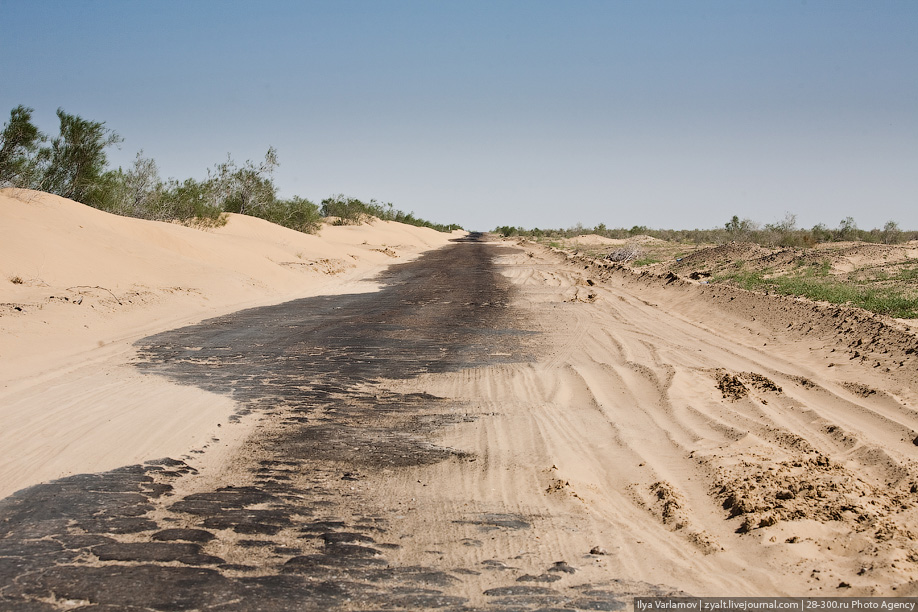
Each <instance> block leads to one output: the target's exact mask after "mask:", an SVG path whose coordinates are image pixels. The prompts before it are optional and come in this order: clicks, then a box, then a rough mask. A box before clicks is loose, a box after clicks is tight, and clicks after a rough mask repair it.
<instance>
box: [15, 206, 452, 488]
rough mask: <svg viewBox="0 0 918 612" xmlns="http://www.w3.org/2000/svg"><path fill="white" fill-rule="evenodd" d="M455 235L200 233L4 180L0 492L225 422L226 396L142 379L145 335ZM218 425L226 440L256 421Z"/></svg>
mask: <svg viewBox="0 0 918 612" xmlns="http://www.w3.org/2000/svg"><path fill="white" fill-rule="evenodd" d="M457 235H459V234H458V233H457ZM452 237H455V236H452V235H450V234H445V233H441V232H437V231H434V230H431V229H428V228H419V227H413V226H409V225H404V224H400V223H393V222H385V221H378V220H375V221H373V222H372V223H370V224H366V225H361V226H334V225H326V226H325V227H323V228H322V231H321V232H320V235H307V234H303V233H300V232H296V231H293V230H288V229H286V228H283V227H280V226H277V225H274V224H272V223H268V222H267V221H263V220H261V219H257V218H254V217H248V216H243V215H232V214H231V215H229V220H228V222H227V224H226V225H225V226H223V227H218V228H213V229H196V228H191V227H184V226H181V225H177V224H171V223H161V222H154V221H144V220H139V219H131V218H127V217H120V216H116V215H112V214H109V213H105V212H102V211H99V210H96V209H93V208H90V207H88V206H85V205H83V204H79V203H76V202H73V201H71V200H66V199H64V198H60V197H57V196H53V195H48V194H43V193H39V192H34V191H25V190H11V189H5V190H2V191H0V423H3V426H2V427H0V448H2V449H3V451H2V454H0V497H3V496H6V495H8V494H10V493H12V492H14V491H16V490H18V489H21V488H23V487H26V486H29V485H32V484H36V483H38V482H42V481H46V480H49V479H53V478H59V477H63V476H67V475H70V474H77V473H83V472H95V471H100V470H107V469H112V468H115V467H118V466H122V465H127V464H131V463H136V462H138V461H143V460H145V459H150V458H155V457H162V456H167V455H176V456H177V455H181V454H183V453H185V452H187V451H188V449H190V448H192V447H200V446H201V445H202V444H203V443H204V442H205V441H207V440H209V439H210V438H211V437H212V436H213V435H214V434H215V433H216V432H217V431H218V429H217V427H218V424H220V425H221V426H222V425H225V424H226V423H227V419H228V418H229V416H230V415H232V414H233V412H234V405H233V403H232V401H231V400H229V399H227V398H226V397H223V396H218V395H214V394H211V393H207V392H204V391H201V390H199V389H196V388H192V387H182V386H178V385H174V384H171V383H168V382H165V381H162V380H158V379H156V378H153V377H145V376H140V375H139V374H138V373H137V372H136V371H135V369H134V368H133V367H131V366H130V365H129V364H130V362H131V359H132V356H133V353H134V349H133V347H132V344H133V342H135V341H136V340H138V339H140V338H143V337H144V336H147V335H150V334H153V333H156V332H158V331H163V330H165V329H170V328H174V327H179V326H181V325H186V324H191V323H194V322H197V321H200V320H202V319H205V318H209V317H213V316H217V315H220V314H224V313H228V312H233V311H235V310H240V309H242V308H246V307H252V306H260V305H266V304H272V303H279V302H283V301H286V300H289V299H293V298H298V297H305V296H310V295H316V294H319V293H321V294H336V293H345V292H362V291H371V290H373V289H374V288H375V284H374V283H372V282H371V281H368V280H366V279H370V278H372V277H373V276H374V275H375V274H376V273H377V272H379V271H380V270H382V269H383V268H385V267H386V266H387V265H389V264H391V263H393V262H400V261H407V260H410V259H411V258H412V257H414V256H416V255H417V254H419V253H421V252H423V251H425V250H427V249H430V248H435V247H439V246H442V245H444V244H447V242H448V240H449V239H450V238H452ZM164 408H165V409H164ZM219 431H220V434H221V438H222V439H223V447H224V448H226V447H229V446H231V445H232V441H233V439H234V436H242V435H244V432H245V427H244V426H238V427H234V428H226V427H222V428H221V429H220V430H219ZM211 455H214V453H211Z"/></svg>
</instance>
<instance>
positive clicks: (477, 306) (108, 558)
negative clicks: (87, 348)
mask: <svg viewBox="0 0 918 612" xmlns="http://www.w3.org/2000/svg"><path fill="white" fill-rule="evenodd" d="M503 248H504V247H501V246H498V245H496V244H493V243H488V242H487V241H485V240H483V239H482V237H480V236H476V235H473V236H471V237H469V238H468V239H464V240H462V241H459V242H457V244H454V245H451V246H449V247H446V248H443V249H439V250H436V251H432V252H430V253H428V254H426V255H424V256H423V257H421V258H420V259H418V260H416V261H414V262H411V263H407V264H401V265H396V266H393V267H391V268H390V269H389V270H387V271H386V272H385V273H384V274H383V275H382V276H381V277H380V279H379V280H380V281H381V282H382V284H383V288H382V289H381V290H380V291H378V292H374V293H363V294H353V295H335V296H322V297H315V298H308V299H303V300H297V301H293V302H288V303H285V304H281V305H277V306H271V307H265V308H257V309H251V310H246V311H242V312H238V313H234V314H231V315H228V316H224V317H219V318H216V319H212V320H208V321H205V322H203V323H201V324H199V325H194V326H190V327H186V328H182V329H177V330H173V331H169V332H166V333H163V334H159V335H156V336H152V337H149V338H146V339H144V340H143V341H141V342H140V343H139V345H138V348H139V354H140V361H139V362H138V367H140V368H142V369H143V370H144V371H147V372H149V373H150V374H151V375H161V376H166V377H169V378H171V379H173V380H174V381H176V382H178V383H181V384H188V385H196V386H199V387H202V388H204V389H208V390H210V391H213V392H216V393H222V394H230V395H231V396H232V397H233V398H234V399H235V400H236V401H237V402H238V403H239V406H240V415H242V414H245V413H255V414H257V415H258V416H260V417H263V418H262V420H261V421H260V423H259V426H258V427H257V428H256V429H255V431H254V433H253V434H252V435H251V436H250V437H249V438H248V439H247V440H246V441H245V442H244V443H243V444H242V446H241V448H240V449H239V450H238V452H236V454H235V455H234V456H233V457H232V459H231V461H230V463H231V464H232V465H231V467H232V469H229V467H228V468H227V469H225V470H222V471H219V472H218V473H204V472H202V471H198V470H196V469H195V468H194V467H192V466H191V465H189V464H188V463H186V462H185V461H183V460H180V459H172V458H163V459H159V460H155V461H149V462H147V463H145V464H143V465H133V466H126V467H123V468H120V469H116V470H112V471H110V472H105V473H100V474H86V475H78V476H73V477H69V478H65V479H61V480H58V481H54V482H50V483H47V484H41V485H37V486H34V487H31V488H28V489H25V490H23V491H19V492H17V493H15V494H14V495H11V496H10V497H7V498H6V499H4V500H0V610H27V611H32V610H34V611H51V610H86V611H88V610H99V611H102V610H128V611H130V610H137V611H139V610H207V611H225V612H230V611H240V612H241V611H255V610H267V611H270V610H297V611H303V610H338V609H340V610H418V609H442V610H473V609H482V610H504V611H509V610H617V609H623V608H625V607H626V606H630V601H629V600H628V599H627V597H626V596H627V594H628V592H629V590H628V589H627V588H625V585H622V588H620V589H616V588H615V581H614V579H613V580H612V581H611V582H610V583H608V584H604V585H602V586H592V585H581V586H580V587H578V588H576V589H568V590H565V591H560V590H556V589H553V588H552V587H551V586H550V585H551V583H552V582H553V581H555V580H556V579H557V577H558V576H559V575H560V574H561V573H571V572H573V571H574V569H573V568H571V567H570V566H568V565H567V564H565V563H563V562H560V563H555V564H553V565H552V564H549V565H548V566H547V567H546V568H545V573H544V574H542V575H541V576H528V577H524V578H526V580H523V579H519V580H513V579H512V578H509V577H508V578H507V583H506V584H505V585H504V586H500V587H496V588H492V589H488V590H487V591H485V592H484V593H483V596H484V601H485V602H486V603H485V604H483V605H482V604H480V603H475V604H472V603H470V602H469V601H468V599H467V598H465V597H463V596H461V595H457V594H456V593H461V592H462V589H460V588H458V586H461V584H462V582H463V580H464V579H465V578H467V577H468V576H475V575H479V574H481V573H483V572H494V573H495V574H498V573H500V572H501V570H502V569H504V567H503V566H504V564H503V562H502V561H500V560H490V561H486V562H484V563H482V564H480V565H479V566H477V567H468V568H465V569H462V570H456V569H455V568H453V569H451V570H450V571H444V570H442V569H439V568H437V567H431V566H414V565H411V566H404V565H398V564H393V563H391V562H390V561H389V560H388V559H387V555H391V554H392V552H393V551H396V550H398V549H399V548H400V547H401V546H402V545H403V544H404V542H403V541H399V539H398V538H396V537H394V535H393V534H392V533H391V531H390V527H389V526H390V524H391V521H392V519H393V517H392V516H391V515H392V511H391V510H390V509H389V508H390V507H391V506H392V505H393V504H392V500H381V499H380V498H379V495H380V493H378V492H377V493H376V494H372V493H371V492H367V491H363V490H360V489H359V488H355V487H354V486H353V485H354V483H355V482H359V481H360V480H361V478H362V476H361V475H362V474H366V473H370V472H372V473H376V472H378V471H380V470H398V469H401V468H407V467H411V466H418V465H424V464H430V463H436V462H440V461H447V460H465V459H466V458H465V457H463V455H462V453H460V452H459V451H456V450H454V449H450V448H444V447H441V446H438V445H436V444H435V443H433V442H432V441H431V439H430V434H431V433H432V432H434V431H436V430H437V429H438V428H440V427H443V426H444V425H447V424H450V423H455V422H457V421H459V420H461V419H462V418H464V416H463V413H462V411H461V409H459V407H457V406H455V405H453V404H452V403H451V401H449V400H447V399H443V398H438V397H435V396H432V395H428V394H424V393H408V394H405V393H395V392H392V391H389V390H386V389H385V388H383V387H382V385H381V384H380V381H382V380H385V379H410V378H412V377H415V376H418V375H419V374H422V373H425V372H445V371H454V370H458V369H462V368H473V367H476V366H481V365H487V364H493V363H495V362H496V361H499V360H525V359H527V351H529V350H531V348H532V340H533V336H534V334H532V332H530V331H527V330H526V324H525V320H524V318H523V316H522V314H521V313H520V312H517V311H516V310H515V309H514V308H512V307H511V305H510V304H511V301H512V292H513V291H514V289H513V287H512V286H511V284H510V283H509V281H507V280H506V279H505V278H504V277H502V276H501V275H500V274H499V273H498V272H497V270H496V268H495V265H494V257H495V256H496V255H497V254H498V253H499V252H500V251H501V250H502V249H503ZM166 408H167V407H164V409H166ZM382 501H385V502H386V503H382ZM468 522H470V523H473V524H476V525H479V526H481V528H482V529H487V530H526V529H529V528H530V521H529V519H528V517H525V516H517V515H514V514H479V515H475V516H470V517H469V518H468ZM610 585H611V586H610ZM642 594H645V595H653V594H659V595H663V594H670V593H669V592H668V591H667V590H666V589H664V588H657V587H654V586H653V585H643V586H642Z"/></svg>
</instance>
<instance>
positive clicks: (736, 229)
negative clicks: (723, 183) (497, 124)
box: [494, 213, 918, 247]
mask: <svg viewBox="0 0 918 612" xmlns="http://www.w3.org/2000/svg"><path fill="white" fill-rule="evenodd" d="M494 231H495V233H498V234H501V235H503V236H522V237H531V238H550V239H551V238H573V237H574V236H580V235H582V234H598V235H600V236H604V237H606V238H631V237H634V236H652V237H654V238H660V239H663V240H670V241H674V242H694V243H697V244H710V243H714V244H724V243H727V242H754V243H756V244H760V245H763V246H782V247H811V246H815V245H816V244H819V243H820V242H840V241H847V240H860V241H863V242H875V243H884V244H898V243H901V242H908V241H909V240H918V231H906V230H903V229H901V228H900V227H899V224H898V223H896V222H895V221H888V222H887V223H886V224H885V225H884V226H883V227H882V228H875V229H870V230H863V229H859V228H858V227H857V224H856V223H855V221H854V219H853V218H852V217H845V218H844V219H842V220H841V222H840V223H839V224H838V227H836V228H829V227H827V226H826V225H825V224H823V223H819V224H817V225H814V226H813V227H812V228H810V229H802V228H798V227H797V216H796V215H794V214H792V213H787V214H786V215H785V217H784V218H783V219H782V220H780V221H777V222H775V223H767V224H765V225H762V224H760V223H757V222H755V221H752V220H751V219H740V218H739V217H738V216H737V215H734V216H733V217H732V218H731V219H730V220H729V221H727V222H726V223H725V224H724V226H723V227H719V228H713V229H692V230H671V229H651V228H649V227H646V226H644V225H635V226H634V227H632V228H630V229H625V228H617V229H609V228H607V227H606V226H605V224H604V223H600V224H599V225H597V226H596V227H592V228H588V227H584V226H583V225H581V224H577V225H575V226H573V227H570V228H568V229H539V228H534V229H524V228H522V227H512V226H509V225H502V226H498V227H497V228H496V229H495V230H494Z"/></svg>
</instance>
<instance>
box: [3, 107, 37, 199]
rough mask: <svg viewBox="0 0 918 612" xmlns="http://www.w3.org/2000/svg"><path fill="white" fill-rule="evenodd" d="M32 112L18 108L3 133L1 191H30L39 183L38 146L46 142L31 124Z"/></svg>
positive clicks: (13, 111)
mask: <svg viewBox="0 0 918 612" xmlns="http://www.w3.org/2000/svg"><path fill="white" fill-rule="evenodd" d="M33 112H34V111H33V109H31V108H26V107H25V106H22V105H20V106H17V107H16V108H14V109H13V110H12V111H10V120H9V121H8V122H7V123H5V124H4V125H3V131H2V132H0V187H26V188H31V187H33V186H35V185H36V184H37V182H38V175H39V169H38V152H39V145H40V144H41V143H42V142H44V141H45V140H46V137H45V135H44V134H42V133H41V132H40V131H39V130H38V128H37V127H35V125H33V124H32V113H33Z"/></svg>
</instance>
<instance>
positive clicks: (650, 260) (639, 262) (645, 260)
mask: <svg viewBox="0 0 918 612" xmlns="http://www.w3.org/2000/svg"><path fill="white" fill-rule="evenodd" d="M655 263H660V260H659V259H657V258H656V257H654V256H653V255H648V256H647V257H642V258H640V259H635V260H634V264H633V265H634V267H636V268H640V267H641V266H649V265H651V264H655Z"/></svg>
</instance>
